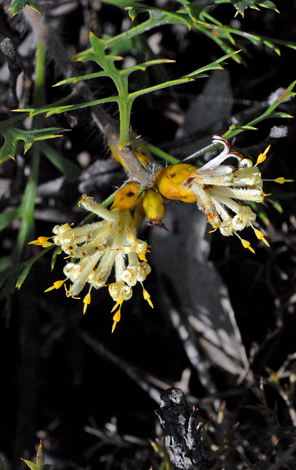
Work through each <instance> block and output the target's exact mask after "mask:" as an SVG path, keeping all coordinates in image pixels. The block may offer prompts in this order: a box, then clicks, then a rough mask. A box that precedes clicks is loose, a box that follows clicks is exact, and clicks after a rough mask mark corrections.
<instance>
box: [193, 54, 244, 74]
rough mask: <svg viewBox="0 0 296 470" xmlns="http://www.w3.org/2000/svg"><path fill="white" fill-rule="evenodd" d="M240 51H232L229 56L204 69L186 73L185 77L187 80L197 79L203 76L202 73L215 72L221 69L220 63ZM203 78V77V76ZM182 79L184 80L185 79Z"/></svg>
mask: <svg viewBox="0 0 296 470" xmlns="http://www.w3.org/2000/svg"><path fill="white" fill-rule="evenodd" d="M239 52H240V51H234V52H231V53H230V54H226V55H224V56H222V57H220V58H219V59H217V60H215V62H212V63H211V64H208V65H205V66H204V67H201V68H199V69H197V70H195V71H194V72H191V73H188V74H187V75H185V77H187V78H198V75H200V74H204V72H208V71H209V70H217V69H223V67H221V65H220V64H221V63H223V62H224V61H225V60H226V59H229V58H230V57H232V56H234V55H235V54H238V53H239ZM203 76H204V75H203ZM185 77H184V78H185Z"/></svg>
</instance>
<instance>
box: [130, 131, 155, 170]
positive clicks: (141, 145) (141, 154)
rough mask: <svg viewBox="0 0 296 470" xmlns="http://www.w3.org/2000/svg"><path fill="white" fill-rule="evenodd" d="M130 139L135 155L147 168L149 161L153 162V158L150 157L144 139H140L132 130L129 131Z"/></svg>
mask: <svg viewBox="0 0 296 470" xmlns="http://www.w3.org/2000/svg"><path fill="white" fill-rule="evenodd" d="M131 139H132V148H133V151H134V153H135V155H136V157H137V158H138V160H140V162H141V163H142V165H143V166H144V167H145V168H147V166H148V165H149V162H151V163H153V162H154V158H153V157H152V155H151V153H150V150H149V149H148V147H147V145H146V144H145V142H144V140H143V139H141V138H140V137H139V136H138V135H137V134H136V133H135V132H134V131H131Z"/></svg>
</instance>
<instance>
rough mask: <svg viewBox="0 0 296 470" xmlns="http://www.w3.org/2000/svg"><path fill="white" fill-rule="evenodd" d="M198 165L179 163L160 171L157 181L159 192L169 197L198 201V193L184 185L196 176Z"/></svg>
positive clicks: (178, 199) (185, 200)
mask: <svg viewBox="0 0 296 470" xmlns="http://www.w3.org/2000/svg"><path fill="white" fill-rule="evenodd" d="M196 171H197V167H195V166H193V165H190V164H188V163H178V164H177V165H172V166H168V167H166V168H163V169H162V170H160V171H158V172H157V174H156V179H155V183H156V184H157V187H158V190H159V192H160V193H161V194H162V195H163V196H164V197H166V198H167V199H174V200H177V201H184V202H196V201H197V197H196V195H195V194H194V193H193V192H192V191H190V189H189V187H187V188H186V187H184V185H185V184H186V182H187V181H188V180H189V179H190V178H191V177H192V176H194V177H195V178H196Z"/></svg>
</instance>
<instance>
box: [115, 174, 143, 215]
mask: <svg viewBox="0 0 296 470" xmlns="http://www.w3.org/2000/svg"><path fill="white" fill-rule="evenodd" d="M140 190H141V186H140V185H139V184H138V183H134V182H133V181H129V182H128V183H126V184H125V185H124V186H123V188H121V189H120V190H119V191H117V193H116V194H115V197H114V202H113V205H112V207H111V210H112V209H118V210H120V211H122V212H126V211H132V210H134V209H135V208H136V201H137V197H138V195H139V193H140Z"/></svg>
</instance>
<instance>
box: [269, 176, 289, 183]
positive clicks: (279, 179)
mask: <svg viewBox="0 0 296 470" xmlns="http://www.w3.org/2000/svg"><path fill="white" fill-rule="evenodd" d="M273 181H274V182H275V183H279V184H284V183H293V181H294V180H286V179H285V178H283V176H280V177H279V178H276V179H275V180H273Z"/></svg>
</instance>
